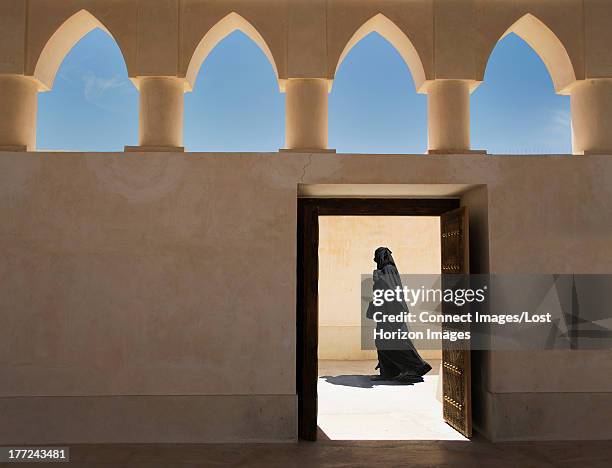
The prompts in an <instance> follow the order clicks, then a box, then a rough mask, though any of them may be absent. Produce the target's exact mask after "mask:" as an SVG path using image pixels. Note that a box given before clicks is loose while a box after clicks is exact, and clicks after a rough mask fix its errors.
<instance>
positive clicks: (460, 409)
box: [440, 207, 472, 437]
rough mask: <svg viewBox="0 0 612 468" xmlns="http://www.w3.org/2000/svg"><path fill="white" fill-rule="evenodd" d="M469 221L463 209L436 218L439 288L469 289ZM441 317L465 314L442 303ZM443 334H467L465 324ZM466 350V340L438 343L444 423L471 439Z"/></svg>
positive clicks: (446, 327) (447, 325)
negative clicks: (439, 348) (438, 229)
mask: <svg viewBox="0 0 612 468" xmlns="http://www.w3.org/2000/svg"><path fill="white" fill-rule="evenodd" d="M468 221H469V217H468V210H467V208H465V207H463V208H459V209H457V210H453V211H449V212H448V213H444V214H443V215H442V216H441V217H440V236H441V242H442V246H441V252H442V288H443V289H445V288H446V287H462V288H463V287H469V278H468V274H469V272H470V271H469V225H468ZM442 313H443V314H460V315H463V314H469V313H470V310H469V305H467V304H466V305H464V306H462V307H458V306H455V305H454V304H449V303H443V305H442ZM442 330H443V331H458V332H459V331H469V330H470V324H469V323H461V322H457V323H445V324H444V325H443V326H442ZM470 383H471V368H470V346H469V341H466V340H457V341H450V340H442V388H443V414H444V420H445V421H446V422H447V423H448V424H449V425H450V426H452V427H453V428H454V429H456V430H457V431H459V432H460V433H461V434H463V435H464V436H466V437H471V436H472V401H471V385H470Z"/></svg>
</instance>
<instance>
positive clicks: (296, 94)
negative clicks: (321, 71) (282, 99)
mask: <svg viewBox="0 0 612 468" xmlns="http://www.w3.org/2000/svg"><path fill="white" fill-rule="evenodd" d="M285 92H286V111H285V113H286V124H285V125H286V127H285V139H286V142H285V144H286V149H287V150H290V151H328V150H327V132H328V92H329V88H328V81H327V80H326V79H320V78H303V79H302V78H297V79H289V80H287V84H286V91H285Z"/></svg>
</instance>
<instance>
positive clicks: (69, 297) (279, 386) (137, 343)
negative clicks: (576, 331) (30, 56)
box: [0, 153, 612, 445]
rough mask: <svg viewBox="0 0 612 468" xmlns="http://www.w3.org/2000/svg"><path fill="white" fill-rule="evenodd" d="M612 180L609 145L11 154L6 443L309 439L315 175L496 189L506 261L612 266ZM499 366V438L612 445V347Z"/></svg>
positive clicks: (494, 223)
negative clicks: (308, 193)
mask: <svg viewBox="0 0 612 468" xmlns="http://www.w3.org/2000/svg"><path fill="white" fill-rule="evenodd" d="M610 180H612V158H611V157H610V156H594V155H591V156H584V157H562V156H559V157H557V156H521V157H513V156H508V157H506V156H484V155H461V156H457V155H435V156H434V155H430V156H415V155H348V154H338V155H335V154H298V153H295V154H278V153H266V154H227V153H226V154H222V153H213V154H202V153H188V154H181V153H169V154H154V153H146V154H141V153H132V154H123V153H119V154H106V153H97V154H90V153H70V154H66V153H3V154H2V155H1V157H0V217H1V219H2V220H3V221H2V223H1V224H0V255H1V261H0V316H1V317H2V318H3V324H2V327H0V375H2V379H0V414H1V415H2V421H3V424H2V425H0V442H2V444H4V445H10V444H23V443H25V442H28V443H30V444H51V443H87V442H97V443H103V442H117V441H122V442H142V443H153V442H181V441H182V442H214V441H256V440H262V441H263V440H267V441H270V440H274V441H278V440H295V437H296V427H297V421H296V394H295V382H296V368H295V363H296V356H295V326H296V320H295V319H296V317H295V307H296V279H295V278H296V271H297V265H296V245H297V226H296V213H297V194H298V186H299V184H311V185H317V184H332V185H339V186H342V185H345V184H351V185H353V186H356V185H370V184H378V187H379V188H381V187H382V188H381V192H380V193H379V195H381V196H384V195H385V194H384V186H385V185H387V184H389V185H394V186H397V185H398V184H400V185H405V186H406V187H408V188H409V186H410V185H411V184H418V185H420V186H422V185H423V184H434V185H436V184H449V185H454V186H456V184H470V185H471V184H476V185H483V186H486V192H487V198H486V206H487V208H488V209H487V213H488V217H487V221H486V225H487V228H488V238H489V252H488V257H489V261H488V266H489V271H490V272H492V273H610V272H612V249H610V239H612V210H610V206H612V185H611V184H610ZM407 191H409V190H407ZM483 203H484V201H483ZM368 261H369V255H368ZM402 268H405V267H404V266H402ZM368 270H369V269H368ZM485 365H486V366H487V379H486V381H485V384H484V390H483V392H484V395H483V403H482V407H483V411H485V412H486V415H485V416H486V419H487V420H488V425H487V428H486V431H487V432H486V435H487V436H488V437H490V438H493V439H494V440H544V439H570V440H571V439H589V438H590V439H594V438H595V439H606V438H612V427H611V426H610V424H609V421H610V420H611V419H612V403H611V402H612V398H611V397H612V380H611V379H610V376H611V375H612V354H611V353H610V351H609V350H608V351H606V350H601V351H597V350H594V351H560V352H543V353H533V352H524V353H507V354H506V355H503V354H501V353H496V354H493V353H491V356H489V359H488V362H486V363H485Z"/></svg>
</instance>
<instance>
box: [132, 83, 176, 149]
mask: <svg viewBox="0 0 612 468" xmlns="http://www.w3.org/2000/svg"><path fill="white" fill-rule="evenodd" d="M138 89H139V91H140V117H139V135H138V144H139V146H137V147H128V148H126V150H127V151H184V148H183V115H184V103H185V99H184V93H185V80H184V79H183V78H176V77H166V76H150V77H141V78H139V79H138Z"/></svg>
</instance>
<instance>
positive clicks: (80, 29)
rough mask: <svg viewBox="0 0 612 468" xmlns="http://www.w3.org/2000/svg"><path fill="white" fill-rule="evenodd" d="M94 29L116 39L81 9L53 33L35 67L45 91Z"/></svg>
mask: <svg viewBox="0 0 612 468" xmlns="http://www.w3.org/2000/svg"><path fill="white" fill-rule="evenodd" d="M94 29H100V30H102V31H104V32H105V33H106V34H108V35H109V36H110V37H112V38H113V40H115V38H114V37H113V35H112V34H111V33H110V31H109V30H108V29H107V28H106V26H104V24H102V22H101V21H100V20H98V18H96V17H95V16H94V15H92V14H91V13H90V12H89V11H87V10H80V11H78V12H77V13H75V14H74V15H72V16H71V17H70V18H68V19H67V20H66V21H64V22H63V23H62V25H61V26H60V27H59V28H58V29H57V30H56V31H55V32H54V33H53V35H52V36H51V37H50V38H49V40H48V41H47V43H46V44H45V47H44V48H43V50H42V52H41V54H40V56H39V57H38V61H37V62H36V67H35V69H34V78H36V79H37V80H38V82H39V83H40V85H41V86H42V88H43V90H44V91H48V90H50V89H52V88H53V84H54V82H55V77H56V76H57V72H58V70H59V68H60V66H61V64H62V62H63V61H64V59H65V58H66V56H67V55H68V53H69V52H70V51H71V50H72V48H73V47H74V46H75V45H76V44H77V42H79V41H80V40H81V39H83V38H84V37H85V36H86V35H87V34H89V33H90V32H91V31H93V30H94ZM115 42H116V40H115ZM120 50H121V49H120ZM122 55H123V53H122ZM124 61H125V57H124Z"/></svg>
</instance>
